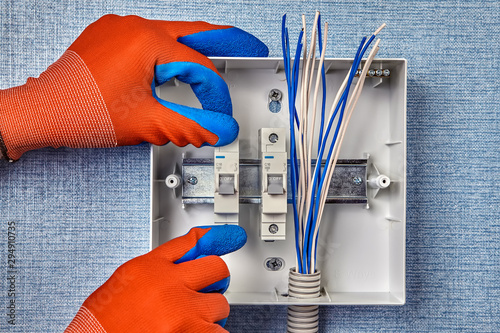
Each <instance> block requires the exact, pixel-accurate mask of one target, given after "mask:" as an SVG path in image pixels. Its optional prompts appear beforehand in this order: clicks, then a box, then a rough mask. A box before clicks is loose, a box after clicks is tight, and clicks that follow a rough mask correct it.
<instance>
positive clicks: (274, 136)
mask: <svg viewBox="0 0 500 333" xmlns="http://www.w3.org/2000/svg"><path fill="white" fill-rule="evenodd" d="M278 139H279V137H278V134H276V133H271V134H270V135H269V141H270V142H271V143H276V142H278Z"/></svg>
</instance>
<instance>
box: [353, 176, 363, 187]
mask: <svg viewBox="0 0 500 333" xmlns="http://www.w3.org/2000/svg"><path fill="white" fill-rule="evenodd" d="M352 182H353V183H354V184H356V185H361V184H362V183H363V179H362V178H361V177H359V176H356V177H352Z"/></svg>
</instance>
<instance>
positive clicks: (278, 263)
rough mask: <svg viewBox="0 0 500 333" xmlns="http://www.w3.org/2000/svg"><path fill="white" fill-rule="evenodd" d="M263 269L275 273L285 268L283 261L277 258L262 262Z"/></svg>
mask: <svg viewBox="0 0 500 333" xmlns="http://www.w3.org/2000/svg"><path fill="white" fill-rule="evenodd" d="M264 267H265V268H266V269H267V270H268V271H273V272H276V271H279V270H281V269H282V268H283V267H285V261H284V260H283V259H281V258H278V257H272V258H267V259H266V260H265V262H264Z"/></svg>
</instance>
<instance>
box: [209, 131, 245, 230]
mask: <svg viewBox="0 0 500 333" xmlns="http://www.w3.org/2000/svg"><path fill="white" fill-rule="evenodd" d="M239 169H240V153H239V142H238V139H236V140H235V141H234V142H233V143H231V144H229V145H227V146H224V147H217V148H215V150H214V175H215V177H214V180H215V187H214V188H215V191H214V222H215V223H222V224H228V223H230V224H238V215H239V205H240V195H239V192H240V191H239V172H240V170H239Z"/></svg>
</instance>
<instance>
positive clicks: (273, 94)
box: [269, 89, 283, 102]
mask: <svg viewBox="0 0 500 333" xmlns="http://www.w3.org/2000/svg"><path fill="white" fill-rule="evenodd" d="M281 97H283V93H282V92H281V90H279V89H271V91H270V92H269V99H270V100H271V101H276V102H278V101H281Z"/></svg>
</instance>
